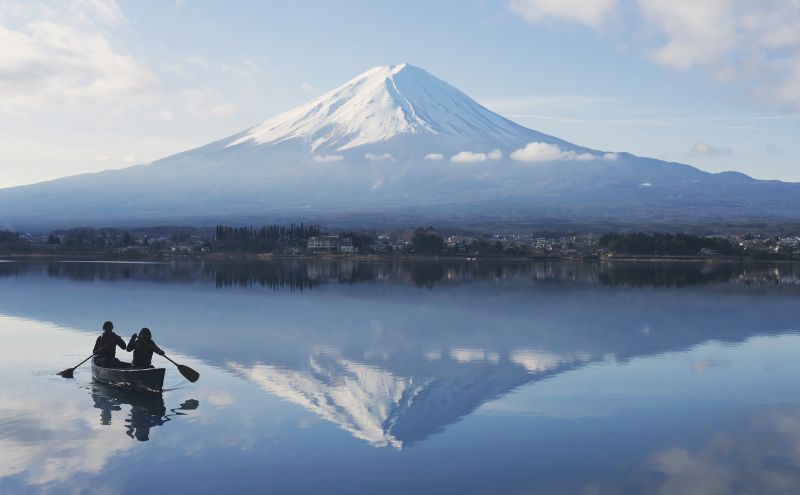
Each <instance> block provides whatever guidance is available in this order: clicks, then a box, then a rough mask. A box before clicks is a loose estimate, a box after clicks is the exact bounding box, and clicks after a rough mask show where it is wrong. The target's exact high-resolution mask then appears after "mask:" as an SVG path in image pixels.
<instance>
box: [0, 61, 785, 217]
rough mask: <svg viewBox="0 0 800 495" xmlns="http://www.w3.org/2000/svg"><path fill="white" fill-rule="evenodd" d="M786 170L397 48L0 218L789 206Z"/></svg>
mask: <svg viewBox="0 0 800 495" xmlns="http://www.w3.org/2000/svg"><path fill="white" fill-rule="evenodd" d="M799 204H800V185H798V184H788V183H782V182H778V181H758V180H754V179H751V178H750V177H747V176H745V175H743V174H734V173H722V174H710V173H706V172H703V171H701V170H698V169H696V168H693V167H690V166H688V165H683V164H679V163H666V162H663V161H659V160H654V159H649V158H641V157H637V156H633V155H630V154H628V153H622V152H620V153H616V152H611V153H610V152H605V151H599V150H592V149H588V148H584V147H581V146H578V145H575V144H572V143H569V142H566V141H563V140H561V139H558V138H556V137H553V136H550V135H547V134H543V133H540V132H537V131H534V130H531V129H527V128H525V127H523V126H520V125H518V124H516V123H514V122H512V121H510V120H508V119H506V118H504V117H502V116H500V115H497V114H495V113H493V112H491V111H490V110H488V109H486V108H485V107H483V106H481V105H480V104H478V103H477V102H475V101H474V100H472V99H471V98H470V97H468V96H467V95H465V94H464V93H462V92H461V91H459V90H458V89H456V88H455V87H453V86H451V85H449V84H447V83H446V82H444V81H442V80H440V79H437V78H436V77H434V76H432V75H430V74H429V73H427V72H426V71H424V70H422V69H420V68H417V67H414V66H412V65H408V64H402V65H394V66H392V65H388V66H380V67H375V68H373V69H370V70H368V71H367V72H365V73H363V74H361V75H359V76H358V77H356V78H354V79H352V80H350V81H348V82H347V83H345V84H344V85H342V86H340V87H338V88H336V89H334V90H332V91H329V92H328V93H325V94H323V95H322V96H320V97H318V98H315V99H314V100H312V101H310V102H308V103H306V104H305V105H302V106H300V107H297V108H295V109H293V110H290V111H288V112H285V113H282V114H280V115H278V116H276V117H274V118H272V119H269V120H267V121H265V122H263V123H261V124H259V125H256V126H254V127H252V128H250V129H247V130H245V131H243V132H240V133H238V134H235V135H233V136H230V137H228V138H224V139H221V140H218V141H215V142H212V143H210V144H207V145H205V146H201V147H199V148H196V149H192V150H189V151H185V152H182V153H178V154H175V155H172V156H168V157H166V158H163V159H161V160H158V161H156V162H153V163H151V164H146V165H139V166H134V167H130V168H127V169H122V170H116V171H107V172H101V173H96V174H86V175H80V176H73V177H66V178H63V179H59V180H55V181H49V182H44V183H40V184H34V185H30V186H20V187H15V188H9V189H4V190H0V225H8V226H15V225H18V226H48V227H53V226H74V225H114V224H116V225H123V224H128V225H130V224H153V223H159V224H160V223H193V224H211V223H216V222H226V221H240V222H241V221H247V222H254V223H257V222H289V221H307V222H321V223H329V222H332V221H335V222H339V224H340V225H341V224H350V225H351V226H353V225H354V224H356V223H357V224H359V225H370V226H373V227H374V226H377V225H379V224H384V225H388V224H392V225H395V226H399V225H408V224H412V225H413V224H417V223H426V224H428V223H438V224H439V225H445V224H458V225H459V226H467V225H470V224H474V223H476V222H481V223H484V224H485V223H487V222H500V223H503V224H506V225H507V224H508V222H510V221H512V222H521V223H527V224H530V223H536V222H538V221H539V220H542V219H547V221H548V222H552V221H554V220H555V221H561V220H564V219H567V220H569V221H581V222H594V221H597V220H602V221H604V222H616V221H619V222H623V223H625V222H637V223H638V222H642V221H656V222H657V223H658V222H662V221H674V222H680V223H686V222H688V221H696V220H697V221H707V220H713V221H720V220H726V219H727V218H731V217H735V218H736V219H745V218H748V219H758V220H765V219H775V218H783V219H786V218H793V219H797V217H798V213H797V212H798V211H800V209H798V208H797V206H798V205H799Z"/></svg>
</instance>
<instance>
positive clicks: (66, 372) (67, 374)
mask: <svg viewBox="0 0 800 495" xmlns="http://www.w3.org/2000/svg"><path fill="white" fill-rule="evenodd" d="M74 372H75V368H67V369H65V370H64V371H62V372H61V373H58V375H59V376H63V377H64V378H72V377H73V375H72V374H73V373H74Z"/></svg>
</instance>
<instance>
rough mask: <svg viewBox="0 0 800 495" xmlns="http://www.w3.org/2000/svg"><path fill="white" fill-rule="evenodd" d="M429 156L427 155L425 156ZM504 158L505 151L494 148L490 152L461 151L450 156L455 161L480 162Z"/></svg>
mask: <svg viewBox="0 0 800 495" xmlns="http://www.w3.org/2000/svg"><path fill="white" fill-rule="evenodd" d="M425 158H426V159H427V158H428V157H427V156H426V157H425ZM501 158H503V152H502V151H500V150H492V151H490V152H488V153H476V152H474V151H461V152H459V153H456V154H455V155H453V156H451V157H450V161H451V162H453V163H480V162H485V161H486V160H499V159H501Z"/></svg>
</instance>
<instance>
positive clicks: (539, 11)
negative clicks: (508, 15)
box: [510, 0, 617, 29]
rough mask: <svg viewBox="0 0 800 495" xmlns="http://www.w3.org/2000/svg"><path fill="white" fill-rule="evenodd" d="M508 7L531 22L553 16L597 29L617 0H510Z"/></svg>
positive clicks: (610, 12) (611, 11) (613, 8)
mask: <svg viewBox="0 0 800 495" xmlns="http://www.w3.org/2000/svg"><path fill="white" fill-rule="evenodd" d="M510 7H511V10H512V11H513V12H515V13H516V14H517V15H519V16H520V17H522V18H523V19H525V20H526V21H528V22H531V23H537V22H541V21H543V20H545V19H548V18H553V19H559V20H565V21H571V22H577V23H580V24H584V25H586V26H589V27H592V28H595V29H598V28H600V27H602V25H603V24H604V23H605V22H606V20H607V19H608V18H609V17H610V16H611V15H612V14H613V13H614V11H615V10H616V8H617V0H511V4H510Z"/></svg>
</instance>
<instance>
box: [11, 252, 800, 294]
mask: <svg viewBox="0 0 800 495" xmlns="http://www.w3.org/2000/svg"><path fill="white" fill-rule="evenodd" d="M31 272H33V273H36V272H44V273H46V274H47V275H48V276H49V277H53V278H66V279H68V280H71V281H76V282H90V281H95V280H102V281H109V282H113V281H123V280H126V281H135V280H139V281H149V282H164V283H189V282H213V283H214V284H215V286H216V287H217V288H220V289H225V288H236V287H245V288H247V287H268V288H271V289H275V290H282V289H289V290H298V291H302V290H307V289H315V288H319V287H320V286H322V285H325V284H330V283H335V284H360V283H373V282H384V283H386V282H391V283H403V284H408V285H413V286H416V287H419V288H433V287H434V286H435V285H437V284H447V283H465V282H470V281H498V280H516V281H527V282H530V283H576V284H598V285H607V286H627V287H685V286H692V285H704V284H729V285H739V286H755V287H767V286H774V285H780V286H784V287H792V286H800V264H798V263H782V264H775V265H771V264H740V263H699V262H696V263H695V262H691V263H689V262H669V263H666V262H516V261H465V260H457V259H456V260H453V259H444V260H439V261H430V260H413V259H411V260H401V259H395V260H391V259H388V260H377V261H376V260H357V259H356V260H353V259H343V260H330V259H296V260H278V261H271V262H253V261H226V262H202V261H170V262H163V263H96V262H64V261H50V262H42V263H25V262H12V263H2V264H0V277H19V276H23V275H25V274H28V273H31Z"/></svg>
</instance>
